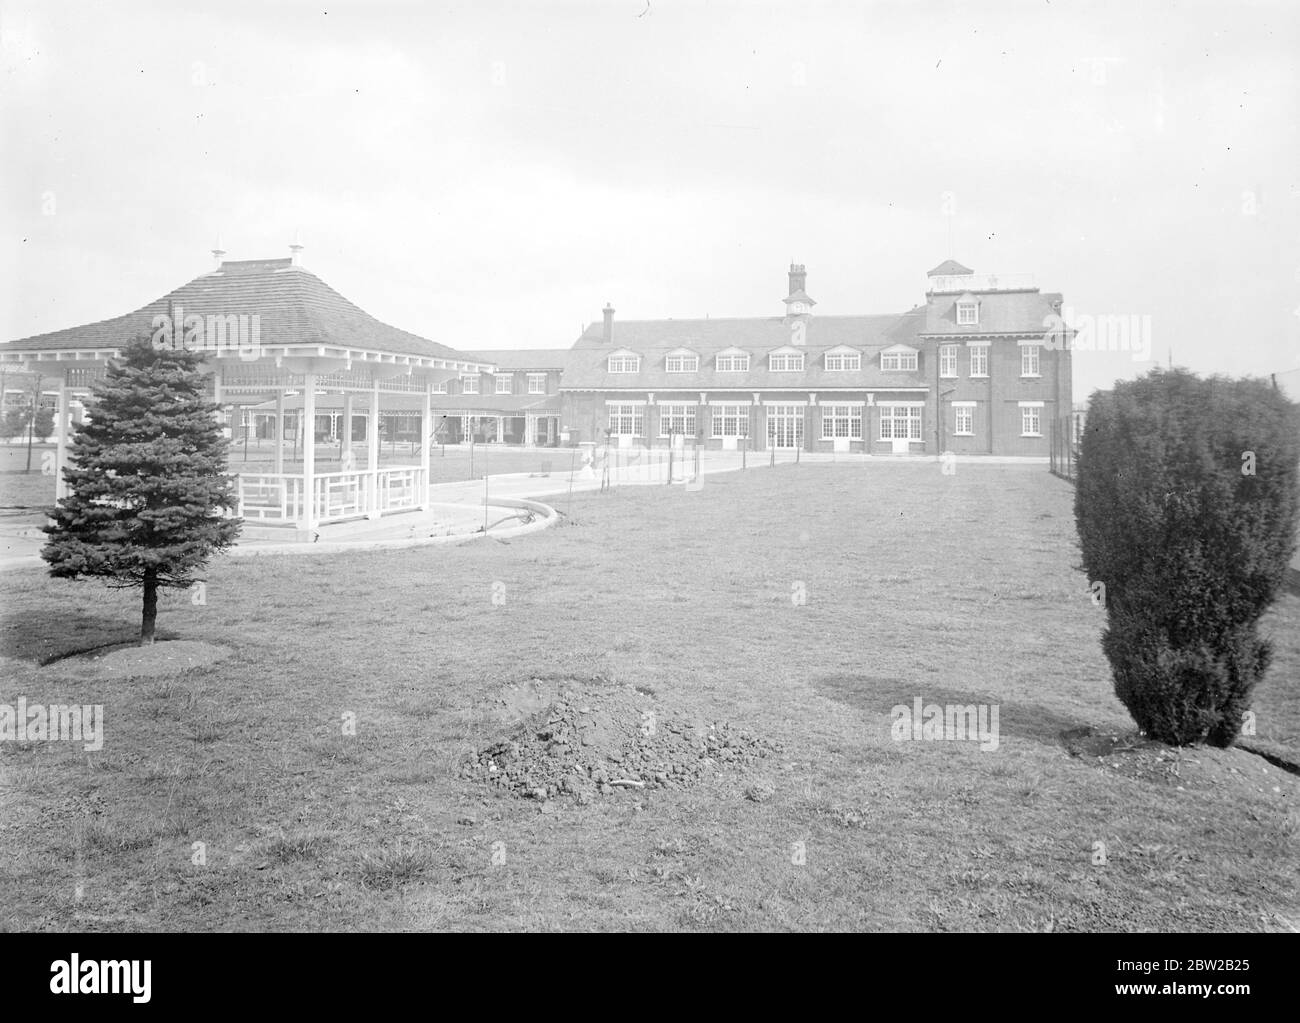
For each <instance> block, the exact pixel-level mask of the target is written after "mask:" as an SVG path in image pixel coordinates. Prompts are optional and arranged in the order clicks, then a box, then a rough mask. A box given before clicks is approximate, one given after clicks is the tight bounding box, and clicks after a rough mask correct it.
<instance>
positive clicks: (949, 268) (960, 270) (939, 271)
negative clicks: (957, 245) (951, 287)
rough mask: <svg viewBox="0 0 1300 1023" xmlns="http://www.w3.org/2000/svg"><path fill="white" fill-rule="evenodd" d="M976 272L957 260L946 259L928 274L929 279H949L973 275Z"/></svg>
mask: <svg viewBox="0 0 1300 1023" xmlns="http://www.w3.org/2000/svg"><path fill="white" fill-rule="evenodd" d="M974 272H975V271H974V270H972V269H970V268H969V267H965V266H962V265H961V264H960V263H958V262H957V260H955V259H945V260H944V261H943V262H942V263H940V264H939V265H938V266H936V267H935V268H934V269H933V270H931V271H930V272H929V273H927V274H926V276H927V277H948V276H950V275H954V274H973V273H974Z"/></svg>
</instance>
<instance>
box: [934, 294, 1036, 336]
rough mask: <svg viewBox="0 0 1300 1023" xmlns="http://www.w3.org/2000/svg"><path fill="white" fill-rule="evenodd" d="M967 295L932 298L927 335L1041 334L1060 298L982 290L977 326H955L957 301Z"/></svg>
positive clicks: (979, 296)
mask: <svg viewBox="0 0 1300 1023" xmlns="http://www.w3.org/2000/svg"><path fill="white" fill-rule="evenodd" d="M963 297H966V298H967V300H968V301H969V297H968V296H962V295H932V296H931V297H930V301H929V302H928V303H926V319H925V328H924V332H925V333H927V334H955V335H958V336H963V335H972V334H1042V333H1046V331H1047V330H1048V328H1049V327H1050V325H1051V321H1050V320H1049V319H1048V317H1050V316H1052V315H1053V314H1054V312H1055V306H1056V305H1059V304H1060V302H1061V296H1060V295H1059V294H1057V293H1054V292H1046V293H1044V292H1038V291H985V292H981V293H980V294H979V295H978V296H976V297H977V298H978V300H979V320H980V321H979V323H977V324H974V325H971V326H958V325H957V302H958V301H959V300H960V299H961V298H963Z"/></svg>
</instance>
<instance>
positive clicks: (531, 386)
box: [528, 373, 546, 394]
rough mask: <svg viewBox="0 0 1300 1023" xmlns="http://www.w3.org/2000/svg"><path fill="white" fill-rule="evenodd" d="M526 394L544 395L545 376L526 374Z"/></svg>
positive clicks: (543, 374)
mask: <svg viewBox="0 0 1300 1023" xmlns="http://www.w3.org/2000/svg"><path fill="white" fill-rule="evenodd" d="M528 393H529V394H545V393H546V374H545V373H529V374H528Z"/></svg>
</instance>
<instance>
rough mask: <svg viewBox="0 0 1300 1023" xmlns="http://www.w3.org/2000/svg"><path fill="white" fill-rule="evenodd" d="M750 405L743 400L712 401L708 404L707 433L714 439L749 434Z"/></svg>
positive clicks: (741, 436)
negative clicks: (741, 401) (740, 401)
mask: <svg viewBox="0 0 1300 1023" xmlns="http://www.w3.org/2000/svg"><path fill="white" fill-rule="evenodd" d="M751 407H752V406H751V405H750V404H749V403H748V402H745V403H743V404H740V403H737V402H730V401H727V402H713V403H711V404H710V405H709V433H710V434H711V435H712V437H713V439H714V440H719V439H721V438H723V437H740V438H745V437H748V436H749V416H750V412H749V410H750V408H751Z"/></svg>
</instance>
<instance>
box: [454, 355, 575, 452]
mask: <svg viewBox="0 0 1300 1023" xmlns="http://www.w3.org/2000/svg"><path fill="white" fill-rule="evenodd" d="M472 354H473V357H474V358H477V359H480V360H482V361H483V362H485V363H491V364H492V365H493V366H494V367H495V371H494V372H491V373H475V374H464V375H462V376H460V377H459V378H458V379H456V380H447V381H444V382H443V383H442V384H441V385H440V387H438V388H435V395H434V414H435V415H436V416H438V417H439V419H438V424H439V425H438V430H437V433H438V436H439V438H440V439H441V440H443V442H444V443H447V444H461V443H468V442H470V441H474V442H476V443H480V444H482V443H500V444H520V445H528V446H530V447H542V448H545V447H556V446H558V445H559V443H560V417H561V399H560V377H561V374H562V373H563V371H564V366H565V362H566V360H567V358H568V354H569V353H568V352H567V351H564V350H558V351H557V350H554V349H551V350H530V351H493V352H474V353H472Z"/></svg>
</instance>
